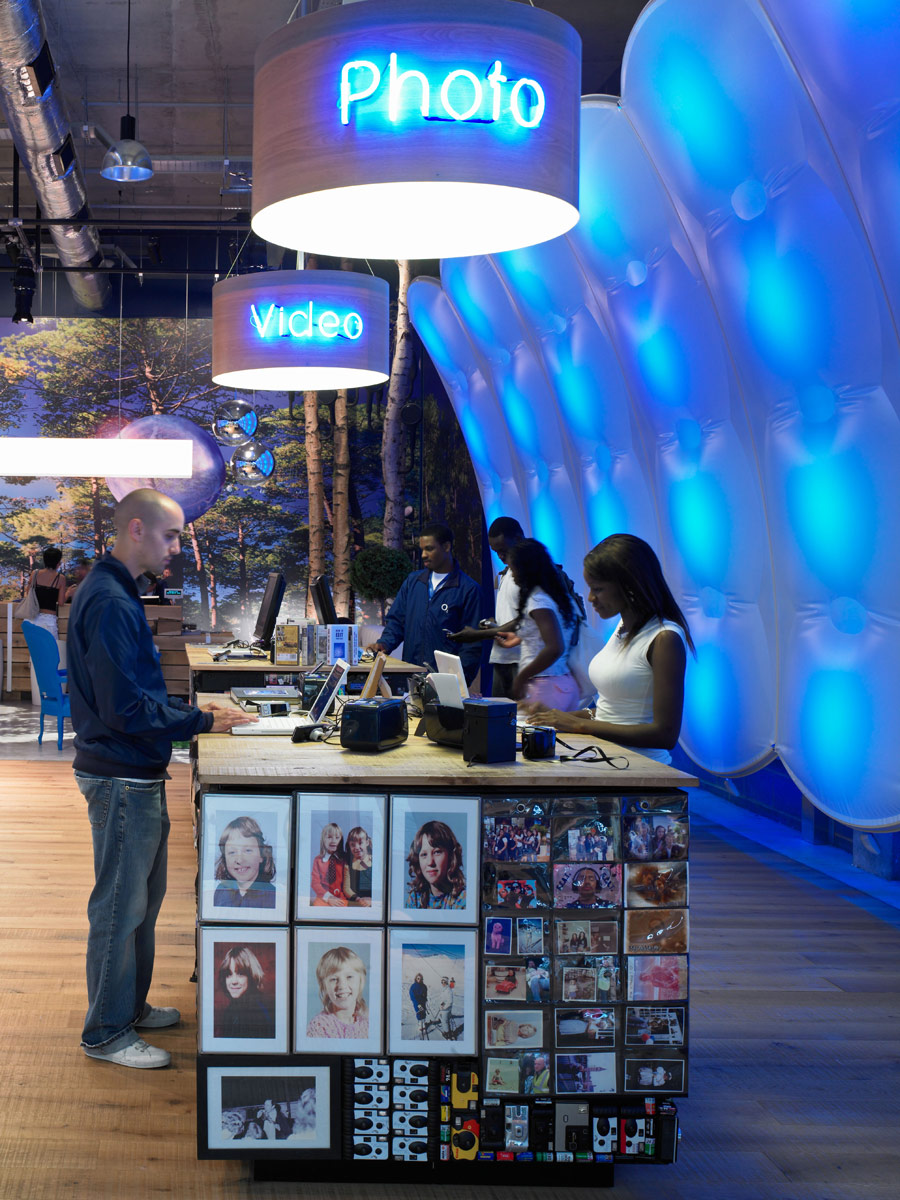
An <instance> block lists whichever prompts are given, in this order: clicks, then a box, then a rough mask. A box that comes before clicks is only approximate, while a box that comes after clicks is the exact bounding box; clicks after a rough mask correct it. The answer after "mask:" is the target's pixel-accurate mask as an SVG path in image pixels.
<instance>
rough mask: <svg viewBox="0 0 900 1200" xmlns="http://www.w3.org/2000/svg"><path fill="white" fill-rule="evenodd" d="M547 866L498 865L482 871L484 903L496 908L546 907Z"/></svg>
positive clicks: (548, 884) (548, 877)
mask: <svg viewBox="0 0 900 1200" xmlns="http://www.w3.org/2000/svg"><path fill="white" fill-rule="evenodd" d="M549 872H550V868H549V867H546V866H542V865H540V864H539V865H537V866H534V867H516V866H508V867H503V866H497V867H495V866H494V865H493V864H489V865H488V866H486V867H485V870H484V883H483V888H484V902H485V904H488V905H493V906H496V907H499V908H518V909H521V908H548V907H549V906H550V874H549Z"/></svg>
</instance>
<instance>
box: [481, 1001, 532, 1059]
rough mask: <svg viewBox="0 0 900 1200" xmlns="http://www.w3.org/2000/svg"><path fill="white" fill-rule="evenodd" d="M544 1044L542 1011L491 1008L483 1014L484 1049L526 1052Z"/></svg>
mask: <svg viewBox="0 0 900 1200" xmlns="http://www.w3.org/2000/svg"><path fill="white" fill-rule="evenodd" d="M543 1044H544V1010H543V1009H541V1008H491V1009H488V1010H486V1011H485V1014H484V1048H485V1050H486V1051H489V1050H527V1049H529V1048H538V1049H539V1048H540V1047H541V1046H543Z"/></svg>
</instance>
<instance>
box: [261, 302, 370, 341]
mask: <svg viewBox="0 0 900 1200" xmlns="http://www.w3.org/2000/svg"><path fill="white" fill-rule="evenodd" d="M250 324H251V325H252V326H253V328H254V329H255V330H256V332H257V334H258V335H259V336H260V337H261V338H264V339H266V340H268V339H270V338H277V337H287V338H326V339H328V340H330V339H331V338H336V337H345V338H348V339H349V340H350V341H351V342H355V341H356V340H357V338H360V337H362V332H363V319H362V317H361V316H360V315H359V313H358V312H352V311H351V312H348V313H347V314H346V315H345V316H343V317H341V316H340V314H339V313H337V312H335V310H334V309H332V308H326V309H324V310H320V311H318V312H317V311H316V309H315V307H314V304H313V301H312V300H310V301H308V302H307V303H306V304H298V305H296V306H295V307H292V308H285V306H284V305H283V304H270V305H268V307H266V305H260V306H259V307H258V308H257V306H256V305H255V304H251V305H250Z"/></svg>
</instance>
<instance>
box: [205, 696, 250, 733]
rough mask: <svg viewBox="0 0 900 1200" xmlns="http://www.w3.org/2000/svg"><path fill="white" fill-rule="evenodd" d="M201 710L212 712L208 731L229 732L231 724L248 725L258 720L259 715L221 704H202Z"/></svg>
mask: <svg viewBox="0 0 900 1200" xmlns="http://www.w3.org/2000/svg"><path fill="white" fill-rule="evenodd" d="M202 711H203V712H208V713H212V714H213V726H212V729H211V730H210V731H209V732H210V733H230V732H231V727H232V726H233V725H250V724H253V723H255V722H256V721H258V720H259V717H257V716H255V715H254V714H253V713H248V712H244V710H243V709H242V708H223V707H222V705H221V704H213V703H210V704H204V705H203V709H202Z"/></svg>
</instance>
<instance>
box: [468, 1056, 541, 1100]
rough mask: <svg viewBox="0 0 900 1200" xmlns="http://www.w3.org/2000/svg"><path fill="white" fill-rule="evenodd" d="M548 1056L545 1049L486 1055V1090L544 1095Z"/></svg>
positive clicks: (524, 1094) (520, 1094)
mask: <svg viewBox="0 0 900 1200" xmlns="http://www.w3.org/2000/svg"><path fill="white" fill-rule="evenodd" d="M550 1061H551V1056H550V1055H549V1054H548V1053H547V1052H546V1051H545V1050H539V1051H534V1050H526V1051H520V1052H519V1053H517V1054H509V1055H503V1056H501V1055H495V1054H490V1055H488V1056H487V1061H486V1063H485V1073H484V1078H485V1086H484V1090H485V1091H486V1092H494V1093H507V1094H511V1095H518V1096H545V1095H547V1094H548V1093H549V1091H550Z"/></svg>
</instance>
